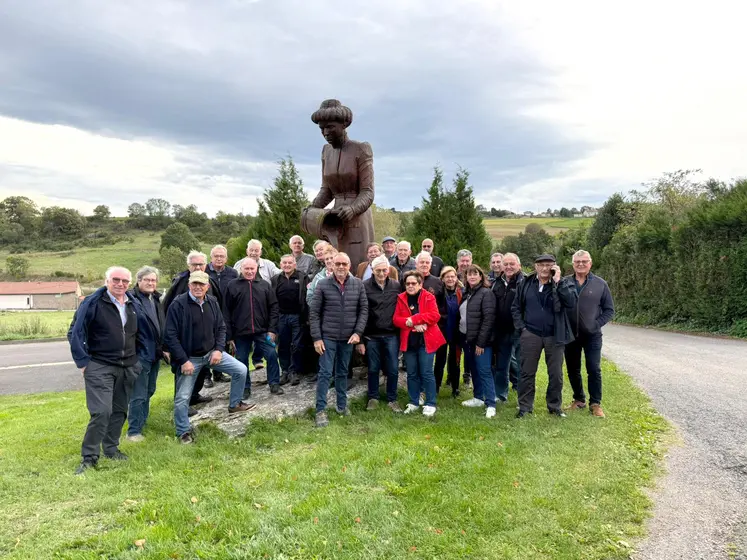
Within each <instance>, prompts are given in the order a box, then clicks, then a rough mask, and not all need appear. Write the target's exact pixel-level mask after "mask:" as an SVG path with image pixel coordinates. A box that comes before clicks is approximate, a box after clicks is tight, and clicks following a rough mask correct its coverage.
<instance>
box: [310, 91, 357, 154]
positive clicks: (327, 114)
mask: <svg viewBox="0 0 747 560" xmlns="http://www.w3.org/2000/svg"><path fill="white" fill-rule="evenodd" d="M311 120H312V121H313V122H314V124H317V125H319V129H320V130H321V131H322V136H324V139H325V140H327V142H329V143H330V144H332V145H333V146H336V147H337V146H340V145H341V144H342V142H343V140H344V139H345V136H346V132H345V129H346V128H347V127H349V126H350V123H352V122H353V111H351V110H350V109H349V108H348V107H345V106H344V105H343V104H342V103H340V102H339V101H338V100H337V99H326V100H325V101H322V104H321V106H320V107H319V109H317V110H316V111H315V112H314V114H313V115H311Z"/></svg>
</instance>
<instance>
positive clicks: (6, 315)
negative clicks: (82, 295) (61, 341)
mask: <svg viewBox="0 0 747 560" xmlns="http://www.w3.org/2000/svg"><path fill="white" fill-rule="evenodd" d="M73 313H74V311H0V340H24V339H34V338H56V337H60V336H65V335H66V334H67V329H68V327H69V326H70V322H71V321H72V320H73Z"/></svg>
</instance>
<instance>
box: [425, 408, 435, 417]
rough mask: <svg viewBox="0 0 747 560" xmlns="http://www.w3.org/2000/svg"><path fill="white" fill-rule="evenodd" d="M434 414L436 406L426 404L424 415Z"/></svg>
mask: <svg viewBox="0 0 747 560" xmlns="http://www.w3.org/2000/svg"><path fill="white" fill-rule="evenodd" d="M434 414H436V407H435V406H424V407H423V416H433V415H434Z"/></svg>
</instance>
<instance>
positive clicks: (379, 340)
mask: <svg viewBox="0 0 747 560" xmlns="http://www.w3.org/2000/svg"><path fill="white" fill-rule="evenodd" d="M366 354H367V355H368V398H369V399H378V398H379V371H383V372H384V375H386V400H387V402H394V401H396V400H397V378H398V377H399V369H398V364H397V355H398V354H399V337H398V336H397V335H391V336H379V337H375V338H369V339H368V340H367V341H366Z"/></svg>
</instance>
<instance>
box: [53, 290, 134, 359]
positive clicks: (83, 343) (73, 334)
mask: <svg viewBox="0 0 747 560" xmlns="http://www.w3.org/2000/svg"><path fill="white" fill-rule="evenodd" d="M106 290H107V289H106V286H104V287H102V288H99V289H98V290H96V291H95V292H93V293H92V294H91V295H89V296H88V297H87V298H86V299H84V300H83V302H82V303H81V304H80V307H78V310H77V311H76V312H75V315H74V316H73V321H72V323H70V328H69V329H68V331H67V340H68V342H69V343H70V353H71V354H72V356H73V360H74V361H75V365H76V366H78V367H79V368H84V367H86V366H88V362H90V361H91V354H90V352H89V347H88V326H89V325H90V324H91V321H93V319H94V316H95V314H96V310H97V308H98V304H99V301H100V300H101V298H102V297H109V296H107V294H106ZM111 305H114V304H113V303H112V304H111ZM127 305H128V306H132V309H133V310H134V311H135V314H136V317H137V324H138V325H139V324H140V322H141V321H142V319H143V318H144V317H143V316H144V315H145V311H144V310H143V308H142V306H141V305H140V302H139V301H138V300H137V299H135V298H132V297H129V298H128V303H127ZM120 326H121V324H120ZM143 345H144V339H143V335H142V333H141V332H140V329H137V337H136V343H135V347H136V349H137V354H139V353H140V348H141V347H142V346H143ZM125 358H126V360H124V361H122V364H120V365H123V366H131V365H133V364H131V363H130V362H131V361H132V356H125ZM135 361H137V359H135Z"/></svg>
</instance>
